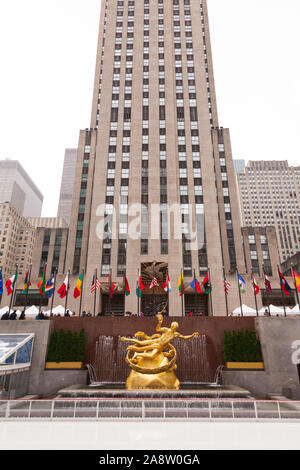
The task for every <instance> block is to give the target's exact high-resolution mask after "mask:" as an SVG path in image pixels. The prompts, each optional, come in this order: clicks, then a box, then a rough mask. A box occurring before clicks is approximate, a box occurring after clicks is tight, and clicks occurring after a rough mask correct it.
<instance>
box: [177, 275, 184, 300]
mask: <svg viewBox="0 0 300 470" xmlns="http://www.w3.org/2000/svg"><path fill="white" fill-rule="evenodd" d="M178 290H179V295H180V297H181V296H182V295H184V284H183V275H182V274H180V277H179V279H178Z"/></svg>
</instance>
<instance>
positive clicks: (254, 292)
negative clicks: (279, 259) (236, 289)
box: [251, 269, 258, 317]
mask: <svg viewBox="0 0 300 470" xmlns="http://www.w3.org/2000/svg"><path fill="white" fill-rule="evenodd" d="M251 275H252V276H251V277H252V287H253V294H254V300H255V308H256V316H257V317H258V308H257V298H256V291H255V286H254V276H253V270H252V269H251Z"/></svg>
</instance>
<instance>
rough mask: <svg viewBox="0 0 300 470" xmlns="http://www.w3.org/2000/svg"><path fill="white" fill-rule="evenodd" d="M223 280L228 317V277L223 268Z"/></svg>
mask: <svg viewBox="0 0 300 470" xmlns="http://www.w3.org/2000/svg"><path fill="white" fill-rule="evenodd" d="M223 279H224V294H225V303H226V315H227V317H228V299H227V292H226V282H227V281H226V275H225V268H224V266H223Z"/></svg>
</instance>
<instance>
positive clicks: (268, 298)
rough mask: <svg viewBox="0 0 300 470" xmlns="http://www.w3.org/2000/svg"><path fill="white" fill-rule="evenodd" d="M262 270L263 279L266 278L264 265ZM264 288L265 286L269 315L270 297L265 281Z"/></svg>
mask: <svg viewBox="0 0 300 470" xmlns="http://www.w3.org/2000/svg"><path fill="white" fill-rule="evenodd" d="M263 272H264V280H265V279H266V271H265V266H263ZM264 284H265V288H266V294H267V300H268V310H269V315H271V309H270V304H271V303H270V297H269V292H268V286H267V285H266V282H265V281H264Z"/></svg>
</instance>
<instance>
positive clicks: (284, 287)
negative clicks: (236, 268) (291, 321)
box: [224, 268, 300, 295]
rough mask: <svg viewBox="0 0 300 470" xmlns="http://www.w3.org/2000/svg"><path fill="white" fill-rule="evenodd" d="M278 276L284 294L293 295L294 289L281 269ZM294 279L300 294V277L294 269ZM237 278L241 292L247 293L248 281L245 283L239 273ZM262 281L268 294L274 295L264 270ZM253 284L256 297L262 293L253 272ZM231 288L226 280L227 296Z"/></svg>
mask: <svg viewBox="0 0 300 470" xmlns="http://www.w3.org/2000/svg"><path fill="white" fill-rule="evenodd" d="M278 276H279V281H280V286H281V288H282V291H283V292H284V294H285V295H289V294H291V293H292V288H291V286H290V285H289V283H288V282H287V280H286V278H285V277H284V275H283V274H282V273H281V272H280V270H279V268H278ZM292 277H293V282H294V285H295V289H296V291H297V292H298V293H300V275H299V274H297V273H296V271H295V270H294V268H292ZM237 278H238V282H239V288H240V292H241V293H245V292H246V281H245V279H244V278H243V277H242V276H241V275H240V273H238V272H237ZM262 279H263V282H264V285H265V287H266V292H267V294H272V286H271V282H270V279H269V277H268V276H267V274H266V272H265V270H264V269H263V272H262ZM251 282H252V285H253V288H254V292H255V295H257V294H258V293H259V291H260V287H259V285H258V283H257V281H256V279H255V277H254V275H253V272H252V271H251ZM229 287H230V284H229V283H228V282H227V281H226V280H225V279H224V289H225V293H226V294H227V295H228V293H229Z"/></svg>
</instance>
